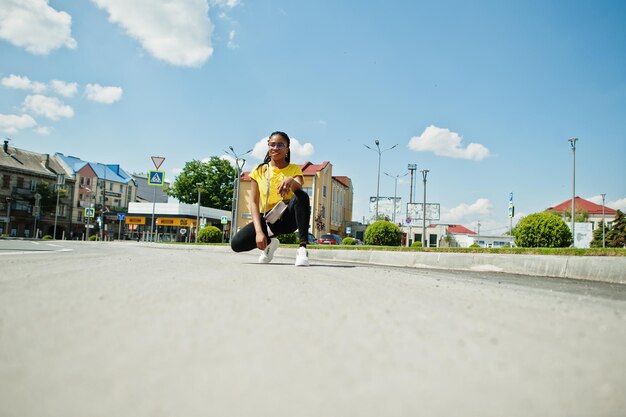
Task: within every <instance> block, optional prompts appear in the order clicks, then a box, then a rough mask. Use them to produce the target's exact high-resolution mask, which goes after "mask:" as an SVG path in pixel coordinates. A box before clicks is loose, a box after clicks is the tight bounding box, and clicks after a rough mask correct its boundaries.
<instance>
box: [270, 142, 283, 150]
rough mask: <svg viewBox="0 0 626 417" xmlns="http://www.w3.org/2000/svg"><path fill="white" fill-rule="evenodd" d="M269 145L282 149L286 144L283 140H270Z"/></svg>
mask: <svg viewBox="0 0 626 417" xmlns="http://www.w3.org/2000/svg"><path fill="white" fill-rule="evenodd" d="M267 146H269V147H270V148H276V149H278V150H281V149H284V148H285V146H286V145H285V144H284V143H282V142H268V144H267Z"/></svg>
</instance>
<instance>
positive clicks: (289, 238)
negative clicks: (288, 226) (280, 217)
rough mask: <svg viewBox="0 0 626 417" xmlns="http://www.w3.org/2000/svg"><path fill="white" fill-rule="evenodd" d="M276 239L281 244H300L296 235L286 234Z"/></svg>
mask: <svg viewBox="0 0 626 417" xmlns="http://www.w3.org/2000/svg"><path fill="white" fill-rule="evenodd" d="M276 239H278V241H279V242H280V243H287V244H289V243H293V244H296V243H298V236H296V234H295V233H287V234H284V235H279V236H276Z"/></svg>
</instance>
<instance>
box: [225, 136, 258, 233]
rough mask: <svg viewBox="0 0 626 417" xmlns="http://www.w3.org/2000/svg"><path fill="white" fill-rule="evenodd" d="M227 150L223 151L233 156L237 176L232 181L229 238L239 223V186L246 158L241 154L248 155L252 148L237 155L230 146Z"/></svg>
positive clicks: (235, 231)
mask: <svg viewBox="0 0 626 417" xmlns="http://www.w3.org/2000/svg"><path fill="white" fill-rule="evenodd" d="M228 149H229V151H224V152H226V153H227V154H229V155H231V156H233V157H234V158H235V171H236V172H235V175H237V178H235V179H234V181H233V204H232V209H231V217H232V218H231V221H230V229H231V230H230V238H231V239H232V237H233V236H234V235H235V233H237V227H238V224H239V219H238V217H239V186H240V183H241V171H242V169H243V166H244V165H245V164H246V160H245V159H243V158H241V157H242V156H245V155H248V154H249V153H250V152H252V149H248V150H247V151H246V152H244V153H242V154H241V155H238V154H237V152H235V149H234V148H233V147H232V146H229V147H228Z"/></svg>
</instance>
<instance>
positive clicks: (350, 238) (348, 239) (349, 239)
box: [341, 237, 354, 245]
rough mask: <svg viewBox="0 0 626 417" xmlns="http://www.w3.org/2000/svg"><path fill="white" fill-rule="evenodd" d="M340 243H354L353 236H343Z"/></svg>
mask: <svg viewBox="0 0 626 417" xmlns="http://www.w3.org/2000/svg"><path fill="white" fill-rule="evenodd" d="M341 244H342V245H354V238H353V237H347V238H345V239H344V240H343V241H342V242H341Z"/></svg>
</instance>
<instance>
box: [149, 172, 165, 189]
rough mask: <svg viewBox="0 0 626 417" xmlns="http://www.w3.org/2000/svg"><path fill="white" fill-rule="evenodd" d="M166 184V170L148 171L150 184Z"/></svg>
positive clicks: (161, 185) (157, 185) (158, 185)
mask: <svg viewBox="0 0 626 417" xmlns="http://www.w3.org/2000/svg"><path fill="white" fill-rule="evenodd" d="M164 184H165V172H164V171H152V170H150V171H148V185H151V186H154V187H163V185H164Z"/></svg>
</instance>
